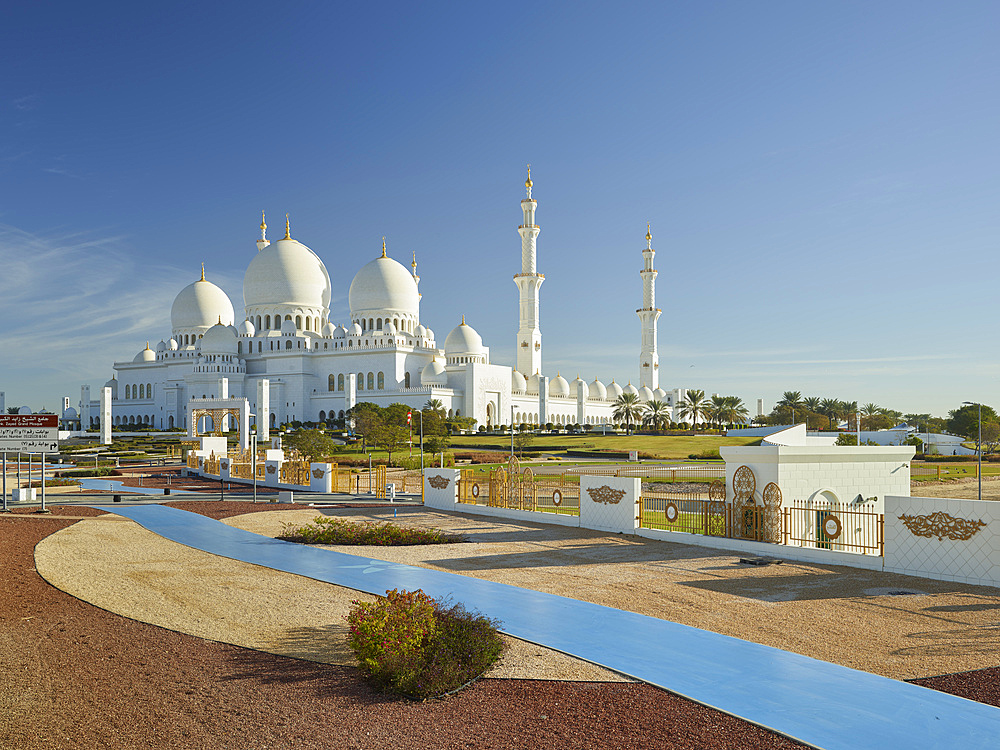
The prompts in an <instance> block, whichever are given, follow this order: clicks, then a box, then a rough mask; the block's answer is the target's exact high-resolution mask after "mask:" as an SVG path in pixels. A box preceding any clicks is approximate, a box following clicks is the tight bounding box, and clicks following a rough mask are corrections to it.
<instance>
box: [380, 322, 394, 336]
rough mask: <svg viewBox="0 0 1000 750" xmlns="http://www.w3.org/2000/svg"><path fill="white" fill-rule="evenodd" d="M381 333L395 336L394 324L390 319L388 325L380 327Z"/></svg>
mask: <svg viewBox="0 0 1000 750" xmlns="http://www.w3.org/2000/svg"><path fill="white" fill-rule="evenodd" d="M382 333H384V334H385V335H386V336H395V335H396V334H397V333H398V331H397V330H396V324H395V323H393V322H392V321H391V320H390V321H389V325H387V326H386V327H385V328H383V329H382Z"/></svg>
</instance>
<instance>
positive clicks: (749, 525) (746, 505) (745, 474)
mask: <svg viewBox="0 0 1000 750" xmlns="http://www.w3.org/2000/svg"><path fill="white" fill-rule="evenodd" d="M756 491H757V478H756V477H755V476H754V475H753V471H752V470H751V469H750V467H749V466H741V467H740V468H738V469H737V470H736V473H735V474H733V536H734V537H740V538H743V539H757V538H758V533H759V532H758V530H759V528H760V525H761V524H760V521H759V516H760V513H758V511H757V506H756V504H755V503H754V497H753V496H754V492H756Z"/></svg>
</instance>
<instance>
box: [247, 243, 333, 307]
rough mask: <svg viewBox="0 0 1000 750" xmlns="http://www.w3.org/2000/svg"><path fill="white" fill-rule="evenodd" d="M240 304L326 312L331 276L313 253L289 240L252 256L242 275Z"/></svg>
mask: <svg viewBox="0 0 1000 750" xmlns="http://www.w3.org/2000/svg"><path fill="white" fill-rule="evenodd" d="M243 303H244V304H245V305H246V306H247V307H248V308H249V307H259V306H271V307H274V306H281V307H282V308H284V307H286V306H289V305H291V306H295V307H309V308H313V309H317V308H318V309H321V310H325V309H326V308H328V307H329V306H330V274H329V273H327V270H326V266H324V265H323V261H321V260H320V259H319V256H318V255H316V253H314V252H313V251H312V250H310V249H309V248H308V247H306V246H305V245H303V244H302V243H301V242H299V241H298V240H293V239H291V238H288V239H281V240H277V241H276V242H272V243H271V244H270V245H268V246H267V247H265V248H264V249H263V250H261V251H260V252H258V253H257V255H255V256H254V259H253V260H252V261H250V265H249V266H247V270H246V273H245V274H244V275H243Z"/></svg>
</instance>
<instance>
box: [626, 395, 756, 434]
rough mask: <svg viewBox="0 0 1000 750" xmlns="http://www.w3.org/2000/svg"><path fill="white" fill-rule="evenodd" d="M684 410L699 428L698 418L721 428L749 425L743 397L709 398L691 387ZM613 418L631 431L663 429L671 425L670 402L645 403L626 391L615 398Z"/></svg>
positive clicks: (686, 415) (681, 409)
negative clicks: (641, 427)
mask: <svg viewBox="0 0 1000 750" xmlns="http://www.w3.org/2000/svg"><path fill="white" fill-rule="evenodd" d="M679 406H680V413H681V416H682V417H684V418H685V419H690V420H691V424H692V426H693V427H694V428H695V429H697V427H698V420H699V419H701V420H702V421H703V422H706V423H708V424H714V425H717V426H718V427H722V426H723V425H729V424H745V423H746V422H747V421H748V417H749V412H748V411H747V408H746V406H745V405H744V404H743V399H741V398H740V397H739V396H719V395H715V396H712V397H711V398H710V399H706V398H705V392H704V391H699V390H690V391H688V392H687V396H686V397H685V399H684V400H683V401H681V403H680V404H679ZM611 416H612V418H613V419H614V420H615V421H616V422H618V423H619V424H622V425H625V429H626V431H627V432H629V433H631V431H632V426H633V425H637V424H642V425H643V426H644V427H648V428H650V429H653V430H662V429H664V428H665V427H667V426H669V425H670V405H669V404H667V403H665V402H663V401H656V400H654V401H648V402H646V403H643V402H641V401H640V400H639V396H638V395H637V394H635V393H623V394H622V395H621V396H619V397H618V398H617V399H615V404H614V411H613V412H612V413H611Z"/></svg>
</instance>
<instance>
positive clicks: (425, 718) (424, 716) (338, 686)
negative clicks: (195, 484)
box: [0, 503, 801, 750]
mask: <svg viewBox="0 0 1000 750" xmlns="http://www.w3.org/2000/svg"><path fill="white" fill-rule="evenodd" d="M206 506H207V507H206ZM184 507H185V508H186V509H188V510H208V511H209V514H210V515H213V516H215V517H219V516H222V515H225V514H227V513H230V512H238V513H245V512H248V511H250V510H254V508H253V506H252V505H248V504H244V503H226V504H222V503H219V504H217V505H215V504H209V503H204V504H202V503H197V504H194V503H186V504H184ZM264 507H266V506H258V507H257V508H256V510H261V509H263V508H264ZM94 515H97V513H96V512H95V511H92V510H90V509H86V508H77V507H54V508H53V515H52V516H33V515H26V514H18V515H17V516H16V517H10V516H6V517H0V554H2V559H3V560H4V561H5V565H4V566H3V567H0V613H2V616H0V673H2V674H4V676H5V685H4V688H5V689H4V690H3V691H2V692H0V747H3V748H11V749H12V750H15V749H16V750H22V749H24V750H34V749H35V748H53V747H58V748H71V749H75V748H86V749H87V750H91V749H92V748H107V749H109V750H110V749H113V748H153V749H156V750H159V749H160V748H232V749H233V750H237V749H238V750H243V749H247V750H249V749H252V748H262V749H266V750H275V749H280V748H304V749H310V748H428V749H434V748H472V747H475V748H498V749H499V748H525V747H531V748H635V747H643V748H746V747H755V748H790V747H801V746H800V745H798V744H797V743H794V742H792V741H790V740H788V739H786V738H783V737H780V736H778V735H775V734H773V733H771V732H768V731H766V730H763V729H761V728H759V727H756V726H754V725H752V724H748V723H747V722H744V721H741V720H739V719H735V718H733V717H730V716H727V715H725V714H722V713H719V712H717V711H713V710H711V709H707V708H705V707H703V706H699V705H698V704H694V703H691V702H690V701H686V700H684V699H682V698H678V697H676V696H672V695H670V694H668V693H665V692H663V691H661V690H658V689H656V688H652V687H649V686H647V685H643V684H638V683H591V682H556V681H533V680H506V679H505V680H499V679H483V680H480V681H479V682H477V683H476V684H475V685H473V686H472V687H470V688H468V689H467V690H464V691H462V692H461V693H459V694H458V695H456V696H453V697H452V698H450V699H448V700H446V701H435V702H428V703H410V702H400V701H395V700H391V699H388V698H386V697H385V696H381V695H378V694H375V693H373V692H372V691H371V690H370V689H369V688H368V687H367V685H366V684H365V683H363V682H362V681H360V680H359V679H358V677H357V676H356V672H355V670H354V669H352V668H350V667H343V666H338V665H329V664H316V663H313V662H309V661H302V660H298V659H291V658H287V657H280V656H274V655H271V654H267V653H261V652H259V651H254V650H250V649H244V648H239V647H236V646H232V645H228V644H223V643H217V642H213V641H208V640H204V639H201V638H197V637H194V636H190V635H185V634H181V633H176V632H173V631H170V630H167V629H164V628H160V627H156V626H154V625H149V624H146V623H142V622H137V621H134V620H130V619H127V618H124V617H121V616H119V615H116V614H113V613H110V612H107V611H104V610H102V609H99V608H97V607H94V606H91V605H89V604H87V603H85V602H82V601H80V600H78V599H76V598H74V597H72V596H69V595H68V594H65V593H63V592H62V591H59V590H58V589H56V588H54V587H53V586H50V585H49V584H47V583H46V582H45V581H44V580H43V579H42V578H41V577H40V576H39V575H38V574H37V573H36V572H35V570H34V567H33V564H32V551H33V548H34V547H35V545H36V544H37V543H38V542H39V541H41V540H42V539H44V538H46V537H47V536H49V535H50V534H52V533H54V532H57V531H59V530H61V529H65V528H67V527H69V526H71V525H72V524H73V523H75V522H76V520H77V519H78V518H79V517H85V516H89V517H92V516H94Z"/></svg>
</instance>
